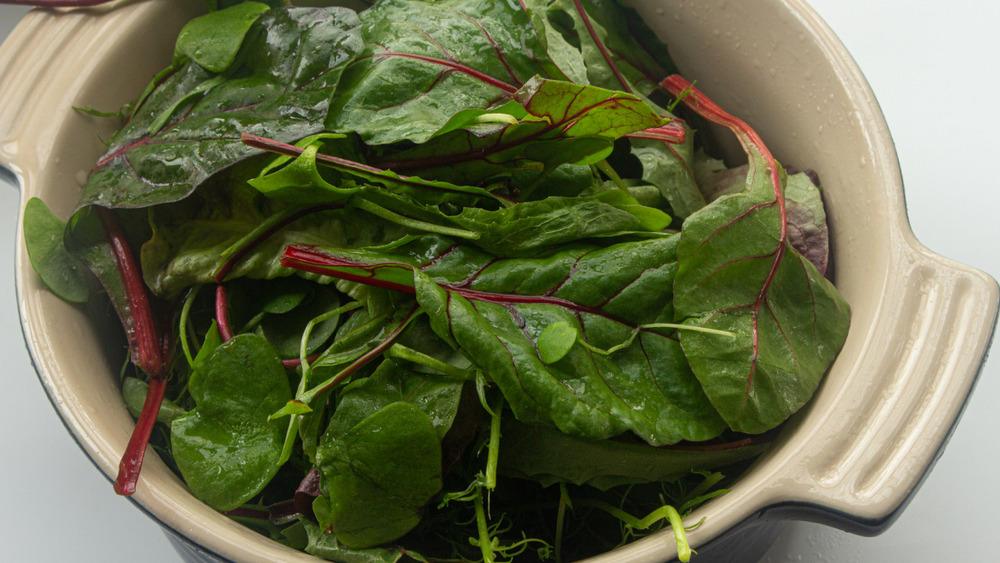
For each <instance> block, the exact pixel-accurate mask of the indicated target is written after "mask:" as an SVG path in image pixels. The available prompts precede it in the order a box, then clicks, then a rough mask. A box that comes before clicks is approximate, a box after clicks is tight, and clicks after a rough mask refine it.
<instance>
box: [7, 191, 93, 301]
mask: <svg viewBox="0 0 1000 563" xmlns="http://www.w3.org/2000/svg"><path fill="white" fill-rule="evenodd" d="M23 225H24V227H23V230H24V246H25V248H26V250H27V251H28V259H29V260H30V261H31V267H32V268H34V269H35V272H37V273H38V276H39V277H40V278H41V279H42V282H43V283H45V286H46V287H48V288H49V289H50V290H51V291H52V293H55V294H56V295H58V296H59V297H60V298H62V299H65V300H66V301H69V302H70V303H84V302H86V301H87V299H88V298H89V296H90V288H89V287H88V285H87V273H86V270H85V269H84V267H83V265H82V264H80V262H79V261H78V260H77V259H76V258H74V257H73V255H72V254H70V253H69V251H68V250H66V246H65V244H64V243H63V235H64V233H65V232H66V223H64V222H63V221H61V220H60V219H59V218H58V217H56V216H55V215H53V214H52V212H51V211H49V208H48V207H47V206H46V205H45V203H44V202H42V200H40V199H38V198H36V197H33V198H31V199H29V200H28V202H27V203H25V205H24V222H23Z"/></svg>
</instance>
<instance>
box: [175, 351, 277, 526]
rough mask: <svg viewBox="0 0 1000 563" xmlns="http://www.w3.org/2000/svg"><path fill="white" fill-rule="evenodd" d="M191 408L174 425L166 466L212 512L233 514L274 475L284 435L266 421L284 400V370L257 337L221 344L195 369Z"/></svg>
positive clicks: (192, 378)
mask: <svg viewBox="0 0 1000 563" xmlns="http://www.w3.org/2000/svg"><path fill="white" fill-rule="evenodd" d="M188 388H189V390H190V392H191V396H192V398H193V399H194V400H195V403H196V405H197V407H196V408H195V409H194V410H192V411H191V412H190V413H188V414H187V415H185V416H182V417H179V418H177V419H175V420H174V422H173V424H172V426H171V436H170V439H171V446H172V450H173V454H174V460H175V461H176V462H177V466H178V467H179V468H180V471H181V474H182V475H183V477H184V481H185V482H186V483H187V485H188V487H189V488H190V489H191V492H192V493H193V494H194V495H195V496H196V497H198V498H199V499H200V500H202V501H204V502H205V503H206V504H208V505H210V506H212V507H213V508H215V509H217V510H230V509H233V508H236V507H238V506H240V505H241V504H243V503H244V502H246V501H247V500H249V499H250V498H252V497H253V496H254V495H256V494H257V493H259V492H260V490H261V489H263V488H264V486H265V485H267V483H268V482H270V480H271V478H272V477H274V475H275V474H276V473H277V471H278V468H279V466H278V464H277V461H278V458H279V457H280V455H281V446H282V443H283V441H284V434H285V429H284V428H283V425H282V424H281V423H280V422H278V421H275V422H268V416H269V415H270V414H271V413H272V412H274V411H276V410H278V409H279V408H281V407H282V406H283V405H284V404H285V403H286V402H287V401H288V400H289V399H291V397H292V393H291V389H290V388H289V386H288V378H287V376H286V375H285V368H284V366H282V365H281V360H280V359H279V358H278V356H277V354H276V353H275V352H274V349H273V348H272V347H271V346H270V345H269V344H268V343H267V341H266V340H264V339H263V338H261V337H259V336H255V335H250V334H243V335H238V336H235V337H234V338H232V339H231V340H229V341H227V342H225V343H223V344H222V345H220V346H219V347H218V348H216V349H215V351H214V352H213V353H212V355H211V356H209V357H208V358H206V359H205V360H204V361H203V362H201V363H199V364H198V365H197V366H195V370H194V372H192V374H191V379H190V382H189V383H188Z"/></svg>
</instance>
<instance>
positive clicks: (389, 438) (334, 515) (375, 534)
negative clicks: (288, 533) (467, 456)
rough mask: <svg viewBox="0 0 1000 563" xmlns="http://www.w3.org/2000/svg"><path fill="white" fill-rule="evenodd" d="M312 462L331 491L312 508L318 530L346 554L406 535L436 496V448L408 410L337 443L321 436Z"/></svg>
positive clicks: (396, 407)
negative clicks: (330, 533) (344, 548)
mask: <svg viewBox="0 0 1000 563" xmlns="http://www.w3.org/2000/svg"><path fill="white" fill-rule="evenodd" d="M331 438H333V439H331ZM317 455H318V458H319V465H318V468H319V470H320V473H321V474H322V476H323V478H324V480H325V482H326V485H327V490H328V491H329V494H328V496H327V495H324V496H321V497H319V498H317V499H316V502H314V507H315V509H316V513H317V516H318V517H319V519H320V526H322V527H323V528H327V527H329V528H330V529H331V530H332V531H333V533H334V534H336V536H337V540H338V541H340V542H341V543H343V544H344V545H345V546H348V547H351V548H362V547H372V546H375V545H378V544H381V543H385V542H388V541H392V540H394V539H396V538H398V537H400V536H402V535H403V534H405V533H406V532H409V531H410V530H411V529H413V527H414V526H416V525H417V524H418V523H419V522H420V518H421V515H422V512H423V506H424V504H426V503H427V501H429V500H430V499H431V497H433V496H434V495H435V494H437V493H438V491H440V490H441V442H440V440H439V438H438V434H437V431H436V430H435V429H434V425H433V423H432V422H431V419H430V418H429V417H428V416H427V415H426V414H425V413H424V412H423V411H421V410H420V409H419V408H417V407H416V406H414V405H412V404H410V403H402V402H397V403H391V404H389V405H388V406H386V407H384V408H382V409H380V410H378V411H377V412H375V413H374V414H372V415H370V416H368V417H367V418H365V419H364V420H362V421H361V422H359V423H358V424H357V425H355V426H354V427H353V428H351V429H350V430H348V431H347V432H346V433H344V434H343V435H341V436H338V437H328V436H327V435H326V434H324V436H323V441H322V442H321V443H320V449H319V451H318V454H317Z"/></svg>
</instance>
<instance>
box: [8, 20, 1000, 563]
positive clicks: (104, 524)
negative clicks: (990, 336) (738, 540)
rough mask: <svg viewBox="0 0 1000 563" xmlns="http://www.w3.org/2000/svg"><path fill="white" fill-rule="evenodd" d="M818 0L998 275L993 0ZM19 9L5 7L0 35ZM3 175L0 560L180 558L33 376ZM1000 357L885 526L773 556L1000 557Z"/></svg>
mask: <svg viewBox="0 0 1000 563" xmlns="http://www.w3.org/2000/svg"><path fill="white" fill-rule="evenodd" d="M812 5H813V7H814V8H815V9H816V10H817V11H818V12H819V13H820V15H821V16H823V18H824V19H826V21H827V22H828V23H829V24H830V27H832V28H833V30H834V31H835V32H836V33H837V34H838V35H839V36H840V38H841V40H842V41H843V42H844V44H845V45H846V46H847V48H848V50H849V51H850V52H851V53H852V54H853V55H854V57H855V59H856V60H857V62H858V64H859V66H860V67H861V69H862V70H863V71H864V73H865V75H866V76H867V77H868V80H869V82H870V83H871V85H872V89H873V90H874V91H875V94H876V96H877V97H878V99H879V102H880V104H881V106H882V109H883V111H884V112H885V116H886V119H887V121H888V123H889V129H890V130H891V131H892V133H893V138H894V139H895V142H896V147H897V150H898V152H899V158H900V161H901V165H902V169H903V177H904V181H905V184H906V200H907V207H908V210H909V216H910V220H911V223H912V225H913V230H914V232H915V233H916V235H917V237H918V238H919V239H920V240H921V241H922V242H923V243H924V244H925V245H926V246H928V247H929V248H930V249H931V250H934V251H935V252H938V253H940V254H942V255H944V256H947V257H949V258H953V259H955V260H958V261H960V262H964V263H966V264H970V265H972V266H975V267H978V268H980V269H983V270H985V271H986V272H988V273H990V274H992V275H993V276H998V275H1000V251H998V248H997V241H998V238H1000V218H998V216H997V212H998V210H1000V186H998V181H997V178H998V177H1000V173H998V172H997V171H996V170H994V169H993V164H995V163H996V161H995V160H994V159H995V158H997V156H998V150H997V149H998V148H1000V146H998V143H997V140H996V139H997V133H996V131H997V128H998V126H1000V96H998V92H1000V72H998V70H997V68H998V63H997V59H998V56H1000V33H998V32H997V31H996V25H997V22H1000V2H994V1H992V0H951V1H949V2H933V3H932V2H926V1H920V0H918V1H913V0H879V1H877V2H872V1H870V0H813V2H812ZM24 12H25V10H24V9H23V8H19V7H8V6H0V35H2V36H3V37H5V36H6V34H7V33H8V32H9V30H10V29H11V28H12V27H13V25H14V24H15V23H16V21H17V20H18V19H19V18H20V17H21V15H22V14H23V13H24ZM4 78H5V77H3V76H0V80H4ZM0 103H3V100H0ZM2 184H4V182H2V181H0V241H2V242H0V336H2V338H0V358H2V362H3V365H5V366H6V368H5V369H4V370H3V374H2V376H0V377H2V388H3V393H2V397H3V400H2V402H0V448H2V450H0V451H2V454H0V560H2V561H33V562H40V563H48V562H55V561H76V562H117V561H144V562H146V563H156V562H161V561H162V562H168V561H169V562H174V563H176V562H177V561H178V560H179V557H178V556H177V555H176V554H175V553H174V552H173V550H172V548H171V547H170V545H169V544H168V543H167V541H166V538H165V537H164V536H163V534H162V533H161V532H160V530H159V528H158V527H157V526H156V524H154V523H153V522H152V521H151V520H149V519H148V518H146V517H145V516H144V515H143V514H142V513H140V512H139V511H138V510H137V509H136V508H135V507H133V506H132V505H131V504H130V503H129V502H128V501H126V500H124V499H121V498H118V497H116V496H115V495H114V494H113V492H112V490H111V485H110V483H109V482H108V481H107V480H106V479H105V478H104V477H103V476H102V475H100V474H99V473H98V471H97V470H96V469H95V468H94V467H93V466H92V465H91V464H90V462H89V461H88V460H87V459H86V457H85V456H84V455H83V453H82V452H81V451H80V450H79V448H78V447H77V446H76V444H75V443H74V442H73V441H72V439H71V438H70V437H69V435H68V433H67V432H66V430H65V429H64V428H63V426H62V424H61V423H60V422H59V419H58V417H57V416H56V415H55V413H54V411H53V409H52V407H51V405H50V404H49V402H48V400H47V399H46V398H45V394H44V393H43V391H42V388H41V385H40V384H39V383H38V381H37V379H36V378H35V374H34V372H33V370H32V367H31V364H30V362H29V359H28V355H27V352H26V351H25V348H24V343H23V340H22V338H21V332H20V328H19V324H18V317H17V308H16V304H15V295H14V287H13V279H14V272H13V264H14V259H13V254H14V248H15V245H16V244H20V241H15V240H14V239H15V236H14V235H15V222H16V219H17V214H18V213H19V209H18V193H17V190H16V189H15V188H14V187H12V186H9V185H2ZM998 362H1000V360H997V361H993V362H989V363H987V365H986V368H985V369H984V371H983V373H982V376H981V379H980V382H979V385H978V387H977V389H976V391H975V393H974V395H973V397H972V400H971V402H970V403H969V407H968V410H967V411H966V413H965V415H964V417H963V419H962V422H961V424H960V425H959V426H958V429H957V431H956V432H955V435H954V437H953V438H952V440H951V442H950V444H949V445H948V448H947V449H946V451H945V453H944V456H943V457H942V458H941V460H940V461H939V462H938V464H937V466H936V467H935V469H934V471H933V473H932V474H931V475H930V477H929V478H928V479H927V481H926V482H925V484H924V485H923V487H922V489H921V490H920V492H919V493H918V494H917V496H916V498H915V499H914V500H913V502H912V503H911V504H910V506H909V507H908V508H907V510H906V511H905V512H904V513H903V515H902V516H901V517H900V519H899V520H898V521H897V522H896V524H895V525H894V526H893V527H892V528H890V529H889V531H887V532H886V533H885V534H883V535H881V536H879V537H877V538H862V537H856V536H851V535H848V534H845V533H842V532H839V531H837V530H833V529H830V528H825V527H823V526H818V525H812V524H795V525H793V526H791V527H790V528H789V530H787V531H786V532H785V533H783V535H782V536H780V537H779V540H778V542H777V543H776V544H775V545H774V546H773V547H772V549H771V550H770V552H769V553H768V555H767V557H766V558H765V561H767V562H768V563H782V562H786V561H787V562H793V561H806V562H851V561H879V562H895V561H905V562H912V563H922V562H931V561H934V562H936V561H988V560H997V558H998V557H1000V556H998V555H996V554H997V553H998V552H1000V533H998V531H997V529H996V526H995V523H996V522H997V521H998V518H997V506H996V503H997V501H1000V479H998V478H997V473H996V468H998V467H1000V448H998V447H997V445H996V442H997V437H998V436H1000V416H998V412H997V405H998V404H1000V380H998V377H997V376H998V375H1000V373H998V372H1000V363H998ZM695 561H697V558H695Z"/></svg>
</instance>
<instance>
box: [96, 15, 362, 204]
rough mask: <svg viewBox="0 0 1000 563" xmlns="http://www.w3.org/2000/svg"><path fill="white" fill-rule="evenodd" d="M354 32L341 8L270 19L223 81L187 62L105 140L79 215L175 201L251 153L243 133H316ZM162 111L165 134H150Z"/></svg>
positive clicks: (350, 52)
mask: <svg viewBox="0 0 1000 563" xmlns="http://www.w3.org/2000/svg"><path fill="white" fill-rule="evenodd" d="M359 25H360V22H359V21H358V18H357V15H356V14H355V13H354V12H353V11H351V10H348V9H346V8H287V9H281V10H269V11H268V12H265V13H264V15H262V16H261V17H260V18H259V19H258V20H257V21H256V22H255V23H254V24H253V26H252V28H251V29H250V31H249V32H248V34H247V37H246V39H245V40H244V42H243V47H242V50H241V52H240V55H239V57H238V59H237V61H238V62H237V64H235V65H234V66H233V67H231V68H230V69H229V70H227V73H226V74H225V75H217V74H215V73H213V72H211V71H209V70H207V69H204V68H202V67H201V66H199V65H197V64H195V63H193V62H189V63H187V64H184V65H182V66H181V67H180V68H178V69H177V70H176V71H175V72H173V73H170V74H169V75H168V76H166V77H165V78H164V80H163V82H162V83H161V84H160V85H159V86H158V87H157V88H155V89H154V90H153V91H152V92H151V94H150V95H149V96H148V97H146V98H145V99H144V101H143V102H142V103H141V105H140V106H139V107H138V109H137V110H136V112H135V114H134V115H133V117H132V119H131V120H130V121H129V122H128V123H127V124H126V126H125V127H124V128H123V129H122V130H121V131H119V132H118V133H117V134H116V135H115V136H114V137H113V138H112V139H111V142H110V146H109V149H108V152H107V153H106V154H105V155H104V156H103V157H101V158H100V160H98V162H97V164H96V166H95V167H94V170H93V171H92V173H91V175H90V178H89V179H88V180H87V185H86V186H85V187H84V192H83V195H82V197H81V202H80V205H88V204H98V205H103V206H108V207H142V206H148V205H154V204H157V203H165V202H171V201H176V200H179V199H182V198H184V197H186V196H187V195H188V194H190V193H191V191H192V190H194V189H195V187H197V186H198V185H199V184H201V183H202V182H204V181H205V180H206V179H207V178H208V177H210V176H211V175H212V174H214V173H216V172H218V171H219V170H221V169H223V168H226V167H228V166H230V165H232V164H234V163H236V162H239V161H241V160H243V159H246V158H248V157H249V156H252V155H254V154H258V153H259V152H260V151H259V150H257V149H252V148H250V147H248V146H246V145H245V144H243V143H242V142H241V140H240V133H242V132H250V133H255V134H259V135H263V136H267V137H270V138H274V139H278V140H282V141H294V140H296V139H299V138H302V137H305V136H307V135H310V134H313V133H316V132H318V131H321V130H322V129H323V120H324V118H325V116H326V111H327V108H328V103H329V98H330V96H331V95H332V92H333V89H334V88H335V87H336V85H337V80H338V79H339V77H340V73H341V70H342V68H343V66H344V64H345V63H346V62H347V61H349V60H351V59H352V58H353V57H354V55H355V54H356V53H357V52H358V51H359V50H360V48H361V40H360V36H359V33H358V27H359ZM220 77H221V79H220ZM209 81H212V82H215V84H214V85H213V86H212V87H211V88H208V89H206V90H205V91H204V92H203V93H202V94H201V95H198V96H194V97H190V96H189V93H190V92H191V91H192V90H195V89H197V88H198V87H199V85H203V84H205V83H206V82H209ZM165 111H169V115H168V119H166V122H168V123H167V125H166V126H165V127H164V128H162V129H160V130H157V131H155V132H153V133H150V132H149V128H150V126H151V125H152V124H154V122H158V121H161V120H163V117H162V116H163V115H164V112H165Z"/></svg>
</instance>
